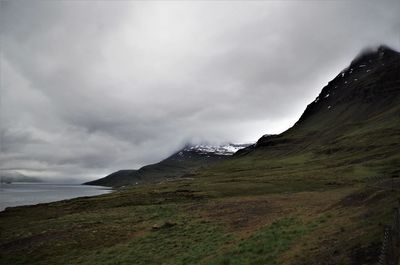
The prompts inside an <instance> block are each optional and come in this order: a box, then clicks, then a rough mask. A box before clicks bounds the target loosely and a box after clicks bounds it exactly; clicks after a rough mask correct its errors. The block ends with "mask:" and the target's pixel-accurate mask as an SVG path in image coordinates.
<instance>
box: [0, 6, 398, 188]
mask: <svg viewBox="0 0 400 265" xmlns="http://www.w3.org/2000/svg"><path fill="white" fill-rule="evenodd" d="M0 12H1V13H0V15H1V16H0V33H1V43H0V56H1V57H0V155H1V156H0V168H1V169H2V170H4V171H10V170H14V171H17V172H20V173H23V174H26V175H28V176H37V177H43V178H45V179H46V180H53V181H72V180H74V181H87V180H93V179H96V178H99V177H103V176H105V175H107V174H109V173H112V172H113V171H116V170H119V169H134V168H138V167H140V166H143V165H146V164H149V163H155V162H158V161H160V160H161V159H163V158H165V157H167V156H169V155H170V154H172V153H173V152H175V151H177V150H179V149H180V148H181V147H182V146H183V145H185V144H188V143H193V144H195V143H206V142H207V143H212V144H220V143H227V142H233V143H244V142H255V141H256V140H257V139H258V138H260V137H261V136H262V135H264V134H273V133H280V132H283V131H284V130H286V129H288V128H289V127H291V126H292V125H293V124H294V123H295V122H296V121H297V119H298V118H299V117H300V116H301V114H302V112H303V111H304V109H305V107H306V106H307V104H309V103H310V102H311V101H313V100H314V99H315V98H316V97H317V96H318V94H319V92H320V90H321V89H322V87H323V86H325V85H326V84H327V83H328V82H329V81H330V80H331V79H333V78H334V77H335V76H336V75H337V74H338V73H339V72H340V71H341V70H342V69H343V68H345V67H346V66H347V65H348V64H349V63H350V62H351V60H352V59H353V58H354V57H355V56H356V55H357V54H358V53H359V52H360V51H361V50H362V49H363V48H366V47H374V46H376V45H379V44H386V45H389V46H391V47H392V48H395V49H397V50H400V16H399V12H400V1H382V0H361V1H355V0H354V1H351V0H349V1H346V0H339V1H334V0H333V1H243V2H241V1H230V2H229V1H227V2H225V1H186V2H184V1H175V2H169V1H60V0H59V1H35V0H32V1H1V4H0Z"/></svg>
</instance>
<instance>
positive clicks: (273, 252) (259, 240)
mask: <svg viewBox="0 0 400 265" xmlns="http://www.w3.org/2000/svg"><path fill="white" fill-rule="evenodd" d="M316 226H317V223H311V224H304V223H303V222H302V221H300V220H298V219H296V218H283V219H281V220H278V221H276V222H274V223H272V224H271V225H269V226H267V227H264V228H262V229H260V230H259V231H257V232H256V233H254V234H253V235H252V236H251V237H250V238H248V239H247V240H244V241H242V242H240V243H239V244H238V245H237V246H236V247H235V248H234V249H232V250H230V251H227V252H225V253H223V254H222V255H220V256H218V257H217V258H215V259H214V260H211V261H209V262H207V263H206V264H208V265H228V264H230V265H250V264H265V265H268V264H278V263H277V257H278V256H279V254H281V253H282V252H284V251H285V250H287V249H289V247H290V245H291V244H292V243H293V241H294V240H296V239H298V238H300V237H302V236H304V235H306V234H307V233H309V232H310V231H312V230H313V229H314V228H315V227H316Z"/></svg>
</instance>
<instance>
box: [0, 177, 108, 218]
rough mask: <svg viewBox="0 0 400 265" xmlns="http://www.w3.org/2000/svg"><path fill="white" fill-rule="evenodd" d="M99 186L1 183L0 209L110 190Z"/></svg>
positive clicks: (103, 192)
mask: <svg viewBox="0 0 400 265" xmlns="http://www.w3.org/2000/svg"><path fill="white" fill-rule="evenodd" d="M111 191H112V189H110V188H108V187H101V186H89V185H77V184H54V183H22V182H13V183H1V184H0V211H3V210H4V209H5V208H6V207H13V206H21V205H33V204H38V203H47V202H54V201H61V200H66V199H72V198H77V197H83V196H96V195H100V194H105V193H109V192H111Z"/></svg>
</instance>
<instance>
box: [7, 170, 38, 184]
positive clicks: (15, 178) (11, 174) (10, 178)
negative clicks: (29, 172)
mask: <svg viewBox="0 0 400 265" xmlns="http://www.w3.org/2000/svg"><path fill="white" fill-rule="evenodd" d="M0 182H2V183H3V182H6V183H7V182H42V180H40V179H38V178H34V177H28V176H25V175H24V174H21V173H19V172H17V171H12V170H2V171H0Z"/></svg>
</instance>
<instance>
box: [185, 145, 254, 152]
mask: <svg viewBox="0 0 400 265" xmlns="http://www.w3.org/2000/svg"><path fill="white" fill-rule="evenodd" d="M249 145H251V143H248V144H225V145H207V144H200V145H194V146H186V147H185V148H184V149H183V150H182V151H180V152H179V153H178V154H183V152H196V153H198V154H215V155H233V154H234V153H236V152H237V151H238V150H240V149H242V148H246V147H247V146H249Z"/></svg>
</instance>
